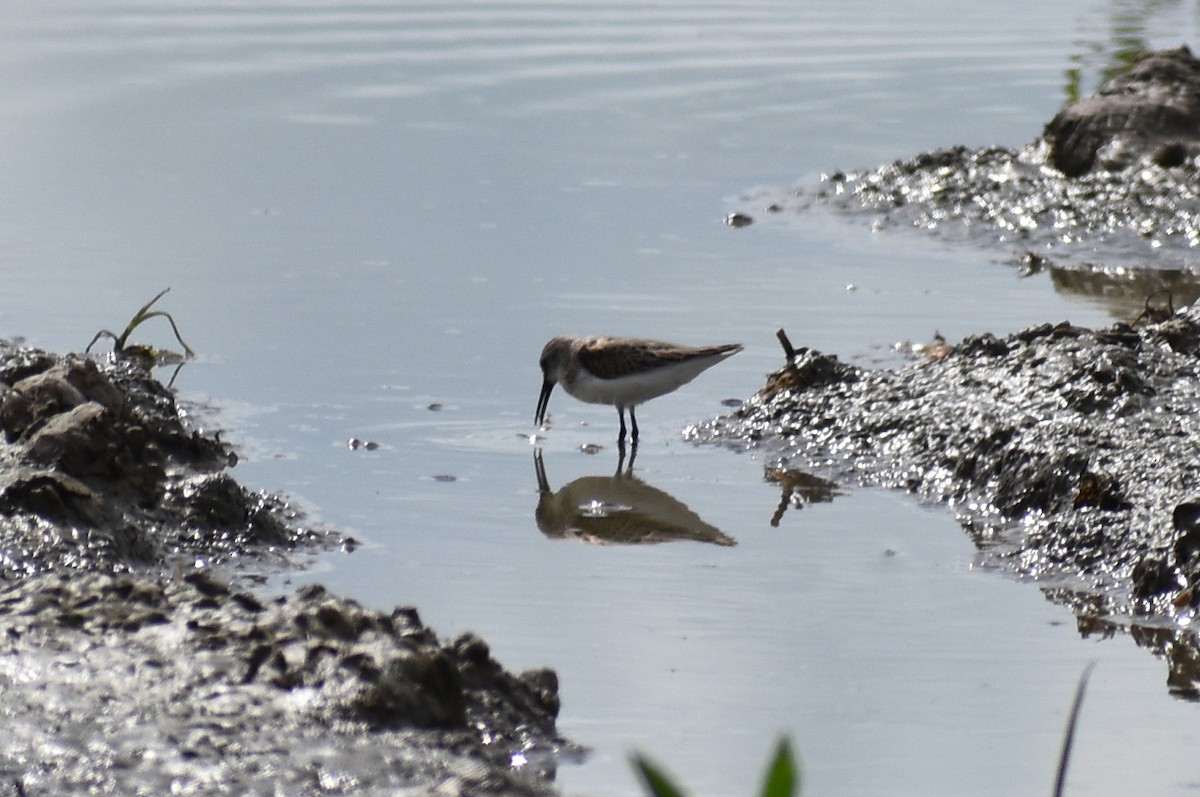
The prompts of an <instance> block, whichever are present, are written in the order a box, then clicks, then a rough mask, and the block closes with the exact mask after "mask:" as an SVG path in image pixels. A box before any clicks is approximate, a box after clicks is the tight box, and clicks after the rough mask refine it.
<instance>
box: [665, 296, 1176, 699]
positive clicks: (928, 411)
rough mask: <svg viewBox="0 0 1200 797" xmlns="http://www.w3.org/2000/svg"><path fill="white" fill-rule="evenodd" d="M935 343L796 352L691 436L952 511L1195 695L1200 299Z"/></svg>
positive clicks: (992, 547)
mask: <svg viewBox="0 0 1200 797" xmlns="http://www.w3.org/2000/svg"><path fill="white" fill-rule="evenodd" d="M1163 315H1166V314H1163ZM926 351H927V354H926V356H924V357H922V359H921V360H919V361H916V362H912V363H911V364H909V365H907V366H905V367H902V368H898V369H867V368H860V367H857V366H855V365H852V364H849V363H845V362H842V361H840V360H838V359H837V357H836V356H833V355H829V354H822V353H820V352H816V351H811V350H807V349H800V350H796V351H794V352H793V354H792V357H791V358H790V360H789V361H788V362H787V364H786V365H785V367H783V368H781V369H780V370H779V371H776V372H775V373H773V374H771V375H770V376H769V377H768V380H767V384H766V385H765V387H764V388H763V389H762V390H761V391H760V392H759V393H758V394H757V395H755V396H754V397H752V398H751V399H750V400H749V401H747V402H746V403H745V404H744V405H743V406H742V407H741V408H740V409H738V410H737V411H735V412H733V413H732V414H730V415H727V416H724V417H721V418H718V419H716V420H714V421H711V422H709V423H706V424H703V425H700V426H697V427H693V428H691V429H690V430H689V432H688V436H689V437H690V438H692V439H694V440H697V441H702V442H709V443H720V444H726V445H732V446H736V447H738V448H742V447H746V446H749V447H751V448H755V449H757V450H759V451H760V452H761V453H762V455H763V456H764V457H765V458H766V459H767V461H768V463H769V464H768V466H767V468H768V472H788V473H793V474H795V473H796V472H807V471H817V472H819V473H822V474H823V475H824V476H832V477H836V479H838V480H840V481H850V482H858V483H863V484H871V485H880V486H884V487H890V488H898V489H902V490H906V491H908V492H910V493H913V494H914V495H916V496H919V497H920V498H921V499H923V500H925V501H928V502H936V503H941V504H945V505H948V506H950V507H952V508H953V510H954V511H955V512H956V513H957V515H958V518H959V520H960V522H961V523H962V525H963V527H964V528H965V529H966V530H967V531H968V533H969V534H970V535H971V537H972V539H973V540H974V541H975V543H976V545H977V546H978V548H979V551H980V553H979V560H980V562H981V563H982V564H983V565H984V566H986V567H992V568H996V569H1002V570H1005V571H1008V572H1011V573H1015V574H1019V575H1020V576H1023V577H1029V578H1033V579H1036V580H1037V581H1038V582H1039V583H1040V584H1041V585H1042V586H1043V588H1044V589H1046V590H1047V594H1048V595H1050V596H1051V597H1052V598H1053V599H1054V600H1057V601H1059V602H1062V603H1065V604H1067V605H1069V606H1070V607H1071V608H1072V609H1073V610H1074V611H1075V613H1076V615H1077V616H1078V617H1079V619H1080V624H1081V629H1083V630H1084V631H1085V632H1087V633H1094V632H1101V633H1103V632H1104V631H1105V630H1107V631H1108V632H1111V631H1113V630H1115V629H1117V628H1122V627H1125V628H1128V627H1135V628H1138V629H1140V636H1138V637H1136V638H1138V639H1140V640H1153V645H1154V646H1155V647H1156V648H1157V649H1160V650H1166V649H1167V648H1170V650H1171V656H1170V659H1171V661H1172V662H1173V664H1172V667H1173V668H1174V666H1175V665H1174V663H1175V662H1180V665H1179V667H1180V672H1178V673H1175V671H1174V669H1173V673H1174V674H1173V677H1172V679H1171V680H1172V688H1173V689H1175V690H1176V691H1177V692H1179V693H1180V694H1184V695H1188V696H1195V695H1196V690H1197V686H1198V685H1200V669H1198V668H1197V667H1196V663H1197V660H1200V656H1198V655H1197V642H1196V638H1195V635H1194V634H1193V633H1192V632H1191V631H1190V630H1189V629H1188V626H1189V625H1190V622H1191V620H1192V619H1193V618H1194V617H1195V615H1196V612H1197V607H1198V606H1200V498H1197V497H1196V493H1197V491H1198V490H1200V479H1198V477H1197V474H1196V469H1195V463H1196V462H1197V461H1198V458H1200V371H1198V369H1197V365H1198V364H1200V363H1198V357H1200V308H1197V307H1188V308H1185V309H1184V310H1181V311H1178V312H1176V313H1173V314H1170V315H1166V317H1161V316H1160V317H1157V318H1149V317H1147V318H1143V319H1142V320H1141V321H1139V322H1138V324H1137V325H1136V326H1133V325H1129V324H1125V323H1118V324H1114V325H1113V326H1111V327H1108V328H1105V329H1097V330H1092V329H1084V328H1081V327H1076V326H1072V325H1070V324H1068V323H1062V324H1057V325H1052V324H1045V325H1042V326H1038V327H1034V328H1030V329H1026V330H1023V331H1021V332H1018V333H1016V334H1013V335H1009V336H1007V337H996V336H993V335H991V334H980V335H975V336H971V337H968V338H966V339H964V340H962V341H961V342H959V343H957V344H949V343H942V344H940V345H938V346H933V347H929V348H928V349H927V350H926ZM791 478H792V479H793V480H796V477H795V475H793V476H792V477H791Z"/></svg>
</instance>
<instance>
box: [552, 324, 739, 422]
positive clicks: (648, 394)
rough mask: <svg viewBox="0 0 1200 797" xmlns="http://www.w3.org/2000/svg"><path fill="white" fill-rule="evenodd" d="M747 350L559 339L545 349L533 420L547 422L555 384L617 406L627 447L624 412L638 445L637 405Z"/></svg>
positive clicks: (727, 346) (723, 346)
mask: <svg viewBox="0 0 1200 797" xmlns="http://www.w3.org/2000/svg"><path fill="white" fill-rule="evenodd" d="M741 350H742V345H741V344H740V343H723V344H719V345H716V346H680V345H678V344H676V343H664V342H662V341H660V340H646V339H644V338H608V337H588V338H573V337H569V336H567V335H559V336H558V337H556V338H551V339H550V342H549V343H547V344H546V347H545V348H544V349H542V357H541V360H540V361H539V363H540V365H541V366H542V376H543V381H542V393H541V395H540V396H538V404H537V414H536V415H535V416H534V420H535V421H536V422H537V423H538V424H541V423H543V422H544V421H545V419H546V407H547V405H549V403H550V392H551V391H552V390H554V386H555V385H556V384H559V383H560V382H561V383H562V386H563V389H564V390H566V391H567V392H568V393H570V394H571V395H572V396H574V397H575V398H577V399H579V400H580V401H586V402H588V403H589V404H612V405H613V406H614V407H616V408H617V417H618V418H619V419H620V421H621V433H620V434H619V435H618V436H617V441H618V442H621V443H624V442H625V410H626V409H628V410H629V423H630V426H632V428H633V441H634V442H635V443H636V442H637V439H638V426H637V418H636V417H634V414H633V410H634V407H636V406H637V405H638V404H641V403H643V402H646V401H649V400H650V399H652V398H658V397H659V396H662V395H666V394H667V393H670V392H671V391H672V390H675V389H676V388H678V387H680V386H681V385H686V384H687V383H688V382H691V381H692V380H693V379H695V378H696V377H697V376H699V375H700V374H701V373H702V372H704V371H706V370H708V369H709V368H711V367H712V366H714V365H716V364H717V363H719V362H721V360H724V359H725V358H726V357H731V356H733V355H734V354H737V353H738V352H739V351H741Z"/></svg>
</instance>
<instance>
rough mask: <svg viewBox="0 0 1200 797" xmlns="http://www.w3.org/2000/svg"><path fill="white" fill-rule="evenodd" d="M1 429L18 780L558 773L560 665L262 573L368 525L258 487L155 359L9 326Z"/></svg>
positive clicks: (6, 644)
mask: <svg viewBox="0 0 1200 797" xmlns="http://www.w3.org/2000/svg"><path fill="white" fill-rule="evenodd" d="M0 428H2V429H3V432H4V436H3V440H2V441H0V513H2V514H3V522H0V695H2V696H3V700H0V717H2V718H3V723H4V726H5V728H6V734H5V735H4V739H3V741H0V786H5V787H11V788H12V789H13V790H14V793H20V794H25V795H40V794H47V795H49V794H64V793H82V792H86V793H89V794H113V795H131V794H146V795H159V794H168V793H171V794H247V795H249V794H262V795H271V794H276V793H278V791H277V790H278V789H283V790H285V791H287V793H289V794H355V795H363V794H380V795H383V794H388V795H391V794H397V793H434V792H436V793H438V794H452V795H453V794H459V795H480V794H482V795H487V794H496V795H499V794H505V795H511V794H517V795H520V794H528V795H541V794H552V793H554V791H555V790H554V788H553V776H554V768H555V757H556V753H557V752H558V751H560V750H562V749H563V748H569V747H570V745H569V744H568V743H567V742H566V741H565V740H563V739H561V738H560V737H559V736H558V734H557V731H556V728H555V718H556V716H557V714H558V708H559V702H558V682H557V678H556V676H555V674H554V672H553V671H552V670H548V669H539V670H532V671H529V672H525V673H521V674H512V673H509V672H508V671H506V670H505V669H504V668H503V667H502V666H501V665H500V664H499V663H498V662H496V661H495V660H494V659H493V658H492V657H491V654H490V651H489V648H488V646H487V644H486V643H485V642H484V641H483V640H482V639H479V638H478V637H476V636H474V635H472V634H464V635H462V636H460V637H458V638H456V639H452V640H442V639H439V637H438V636H437V634H436V633H435V632H434V631H433V630H431V629H429V628H427V627H426V626H425V625H423V624H422V622H421V620H420V617H419V615H418V613H417V611H416V609H414V608H412V607H398V608H397V609H395V610H394V611H392V612H390V613H385V612H378V611H374V610H370V609H367V608H364V607H363V606H361V605H359V604H357V603H356V602H354V601H351V600H348V599H345V598H341V597H339V596H336V595H333V594H331V593H329V592H327V591H326V590H324V589H323V588H321V587H319V586H309V587H305V588H302V589H300V590H299V591H297V592H296V593H295V594H293V595H289V596H283V597H278V598H273V599H270V598H265V597H260V596H258V595H255V594H254V593H253V592H252V591H250V590H247V589H245V588H244V587H243V586H240V584H241V582H242V581H244V579H241V580H239V579H237V578H236V574H237V572H238V569H239V568H240V567H243V566H244V563H248V562H252V563H255V564H256V565H257V566H260V567H261V566H265V567H268V568H272V567H273V568H276V569H277V568H281V567H285V566H287V565H289V564H291V563H294V557H295V556H297V555H300V554H302V553H303V552H305V551H309V552H311V551H315V550H321V549H328V548H331V547H338V546H340V547H342V548H345V549H348V550H352V549H353V547H354V541H353V540H352V539H351V538H349V537H347V536H346V535H344V534H343V533H341V532H339V531H337V530H336V529H330V528H323V527H316V526H312V525H309V524H306V522H305V519H304V516H303V514H302V513H301V512H299V511H297V510H296V509H295V508H293V507H290V506H289V505H288V503H287V502H286V501H285V500H284V499H283V498H282V497H280V496H276V495H273V494H270V493H265V492H254V491H249V490H246V489H245V488H243V487H242V486H241V485H239V484H238V483H237V481H236V480H235V479H234V478H233V477H232V475H231V474H230V473H229V470H230V468H231V467H233V465H234V464H235V463H236V455H235V453H234V452H233V451H232V450H231V449H230V448H229V447H228V446H227V445H226V444H224V443H223V442H221V440H220V436H219V434H216V433H212V432H206V431H204V430H201V429H197V428H195V427H193V426H192V425H191V423H190V422H189V420H188V418H187V412H186V409H184V408H181V406H180V405H179V404H178V403H177V401H176V397H175V395H174V394H173V393H172V392H171V391H170V390H169V389H167V388H165V387H164V386H163V385H162V384H160V383H159V382H158V381H157V380H155V379H154V378H152V377H151V376H150V375H149V374H147V373H146V371H145V370H143V368H142V367H140V366H139V365H137V364H136V363H135V362H133V361H129V360H120V361H118V360H112V359H92V358H86V357H80V356H76V355H66V356H58V355H54V354H51V353H48V352H44V351H40V350H37V349H30V348H20V347H16V346H12V345H9V344H0ZM229 575H233V576H235V578H234V580H233V581H230V580H228V579H227V578H226V576H229ZM0 793H3V792H0Z"/></svg>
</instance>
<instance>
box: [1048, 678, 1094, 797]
mask: <svg viewBox="0 0 1200 797" xmlns="http://www.w3.org/2000/svg"><path fill="white" fill-rule="evenodd" d="M1095 666H1096V662H1094V661H1093V662H1089V663H1088V666H1086V667H1084V668H1083V674H1082V675H1080V676H1079V686H1077V687H1075V700H1074V701H1073V702H1072V703H1071V714H1070V716H1068V717H1067V731H1066V733H1064V734H1063V745H1062V752H1061V753H1059V756H1058V775H1057V776H1056V777H1055V778H1054V792H1053V794H1054V797H1062V795H1063V788H1064V787H1065V786H1066V784H1067V765H1068V764H1069V763H1070V762H1071V745H1072V744H1074V743H1075V726H1076V724H1077V723H1078V722H1079V710H1080V709H1081V708H1083V696H1084V694H1086V693H1087V685H1088V679H1089V678H1091V677H1092V669H1093V668H1094V667H1095Z"/></svg>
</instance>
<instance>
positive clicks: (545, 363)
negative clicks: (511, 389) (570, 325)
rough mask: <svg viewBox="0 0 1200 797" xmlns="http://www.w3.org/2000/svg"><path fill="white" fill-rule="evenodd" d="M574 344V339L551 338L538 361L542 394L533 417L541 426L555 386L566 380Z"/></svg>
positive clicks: (560, 336) (562, 336)
mask: <svg viewBox="0 0 1200 797" xmlns="http://www.w3.org/2000/svg"><path fill="white" fill-rule="evenodd" d="M573 344H574V340H573V339H572V338H568V337H566V336H564V335H559V336H558V337H556V338H551V339H550V342H549V343H547V344H546V346H545V348H543V349H542V356H541V357H540V358H539V359H538V365H540V366H541V368H542V392H541V395H539V396H538V403H537V413H536V414H535V415H534V416H533V420H534V421H535V422H536V423H537V424H538V425H539V426H540V425H541V424H542V423H544V422H545V420H546V408H547V407H548V406H549V404H550V393H551V392H552V391H553V390H554V386H555V385H557V384H558V383H559V382H561V381H562V380H563V379H564V378H566V375H567V369H568V368H569V367H570V361H571V347H572V345H573Z"/></svg>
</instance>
